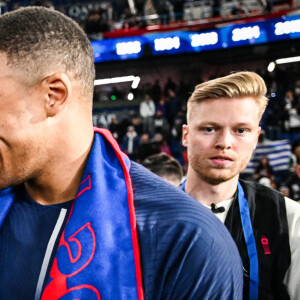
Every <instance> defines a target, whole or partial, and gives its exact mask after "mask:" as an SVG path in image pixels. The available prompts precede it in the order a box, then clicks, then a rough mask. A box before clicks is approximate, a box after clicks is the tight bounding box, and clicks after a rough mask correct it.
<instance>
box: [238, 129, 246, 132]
mask: <svg viewBox="0 0 300 300" xmlns="http://www.w3.org/2000/svg"><path fill="white" fill-rule="evenodd" d="M237 132H238V133H245V132H246V129H245V128H239V129H238V130H237Z"/></svg>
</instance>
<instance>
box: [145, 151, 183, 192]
mask: <svg viewBox="0 0 300 300" xmlns="http://www.w3.org/2000/svg"><path fill="white" fill-rule="evenodd" d="M142 165H143V166H144V167H145V168H147V169H148V170H150V171H151V172H153V173H154V174H156V175H158V176H159V177H161V178H163V179H164V180H166V181H168V182H170V183H171V184H173V185H175V186H179V185H180V183H181V181H182V177H183V170H182V167H181V165H180V163H179V162H178V161H177V160H176V159H174V158H173V157H171V156H170V155H168V154H166V153H163V152H162V153H159V154H154V155H151V156H148V157H147V158H146V159H145V160H143V162H142Z"/></svg>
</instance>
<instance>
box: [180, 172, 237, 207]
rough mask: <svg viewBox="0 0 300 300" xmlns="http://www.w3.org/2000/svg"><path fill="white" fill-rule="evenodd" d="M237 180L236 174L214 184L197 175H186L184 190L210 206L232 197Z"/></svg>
mask: <svg viewBox="0 0 300 300" xmlns="http://www.w3.org/2000/svg"><path fill="white" fill-rule="evenodd" d="M237 182H238V176H236V177H234V178H232V179H230V180H228V181H225V182H222V183H219V184H216V185H212V184H210V183H208V182H206V181H203V180H202V179H200V178H198V177H197V178H192V176H191V177H189V176H188V178H187V181H186V185H185V191H186V192H187V193H188V194H190V195H191V196H192V197H194V198H195V199H197V200H198V201H199V202H200V203H202V204H205V205H209V206H210V205H211V204H212V203H214V204H218V203H220V202H222V201H225V200H229V199H231V198H233V196H234V194H235V192H236V189H237Z"/></svg>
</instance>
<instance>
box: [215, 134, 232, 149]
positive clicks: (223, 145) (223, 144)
mask: <svg viewBox="0 0 300 300" xmlns="http://www.w3.org/2000/svg"><path fill="white" fill-rule="evenodd" d="M231 147H232V134H231V132H230V131H229V130H221V131H220V132H219V134H218V135H217V140H216V148H219V149H230V148H231Z"/></svg>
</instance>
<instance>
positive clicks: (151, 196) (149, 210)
mask: <svg viewBox="0 0 300 300" xmlns="http://www.w3.org/2000/svg"><path fill="white" fill-rule="evenodd" d="M130 176H131V179H132V185H133V192H134V205H135V212H136V218H137V225H138V226H139V225H140V226H142V225H144V224H146V223H147V225H150V226H151V224H152V225H154V224H157V223H159V224H160V225H163V224H166V225H169V224H174V222H176V223H177V224H179V223H180V224H186V225H188V226H191V227H196V228H202V229H203V228H207V232H211V234H212V235H214V234H215V232H216V231H221V232H222V231H223V230H224V231H226V228H225V227H224V226H223V224H222V223H221V222H220V221H219V220H218V219H217V218H216V217H215V216H214V215H213V214H212V213H211V211H210V210H208V209H207V208H206V207H204V206H203V205H202V204H200V203H199V202H198V201H197V200H195V199H194V198H192V197H190V196H189V195H188V194H186V193H184V192H183V191H182V190H181V189H180V188H179V187H175V186H173V185H171V184H169V183H167V182H166V181H165V180H163V179H162V178H160V177H158V176H157V175H155V174H153V173H151V172H150V171H148V170H147V169H146V168H144V167H143V166H141V165H140V164H137V163H134V162H133V163H132V165H131V171H130ZM199 226H200V227H199Z"/></svg>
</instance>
